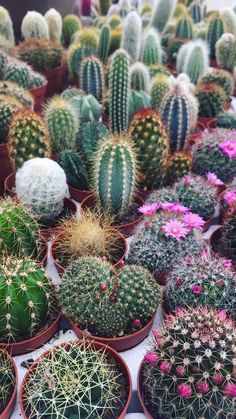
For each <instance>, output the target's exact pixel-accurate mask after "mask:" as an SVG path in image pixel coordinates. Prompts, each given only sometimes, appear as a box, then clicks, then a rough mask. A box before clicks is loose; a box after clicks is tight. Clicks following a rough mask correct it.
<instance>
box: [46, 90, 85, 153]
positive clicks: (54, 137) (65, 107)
mask: <svg viewBox="0 0 236 419" xmlns="http://www.w3.org/2000/svg"><path fill="white" fill-rule="evenodd" d="M44 114H45V120H46V123H47V126H48V130H49V135H50V138H51V141H52V147H53V149H54V150H55V151H56V152H60V151H64V150H66V149H68V148H69V149H72V148H73V147H74V146H75V143H76V134H77V131H78V128H79V119H78V117H77V115H76V112H75V110H74V108H73V106H72V105H71V104H70V103H69V102H68V101H66V100H64V99H63V98H61V97H60V96H54V97H53V98H52V99H51V100H50V101H49V102H48V103H47V105H46V107H45V111H44Z"/></svg>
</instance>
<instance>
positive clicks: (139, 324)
mask: <svg viewBox="0 0 236 419" xmlns="http://www.w3.org/2000/svg"><path fill="white" fill-rule="evenodd" d="M133 327H135V329H141V327H142V322H141V320H140V319H134V320H133Z"/></svg>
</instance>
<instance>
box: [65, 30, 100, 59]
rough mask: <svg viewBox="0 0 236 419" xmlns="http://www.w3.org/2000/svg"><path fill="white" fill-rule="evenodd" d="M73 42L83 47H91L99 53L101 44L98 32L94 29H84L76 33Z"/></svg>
mask: <svg viewBox="0 0 236 419" xmlns="http://www.w3.org/2000/svg"><path fill="white" fill-rule="evenodd" d="M71 41H72V43H75V44H76V43H80V44H81V46H82V47H90V48H93V49H94V50H95V51H97V47H98V42H99V36H98V30H97V28H94V27H87V28H86V27H85V28H82V29H80V30H79V31H78V32H75V34H74V35H73V36H72V38H71ZM94 55H95V54H94Z"/></svg>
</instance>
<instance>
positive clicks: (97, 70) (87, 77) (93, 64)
mask: <svg viewBox="0 0 236 419" xmlns="http://www.w3.org/2000/svg"><path fill="white" fill-rule="evenodd" d="M79 85H80V87H81V89H82V90H83V91H84V92H86V93H88V94H89V93H90V94H92V95H93V96H95V98H96V99H97V100H98V101H101V99H102V95H103V89H104V74H103V68H102V63H101V62H100V61H99V59H98V58H96V57H93V56H91V57H86V58H84V59H83V61H82V62H81V65H80V77H79Z"/></svg>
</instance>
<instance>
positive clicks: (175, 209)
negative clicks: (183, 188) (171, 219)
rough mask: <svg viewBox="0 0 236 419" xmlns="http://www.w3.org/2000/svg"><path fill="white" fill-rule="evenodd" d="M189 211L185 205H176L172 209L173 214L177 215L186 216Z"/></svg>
mask: <svg viewBox="0 0 236 419" xmlns="http://www.w3.org/2000/svg"><path fill="white" fill-rule="evenodd" d="M188 211H189V208H187V207H185V206H184V205H181V204H178V203H174V204H173V206H172V209H171V212H173V213H175V214H186V212H188Z"/></svg>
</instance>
